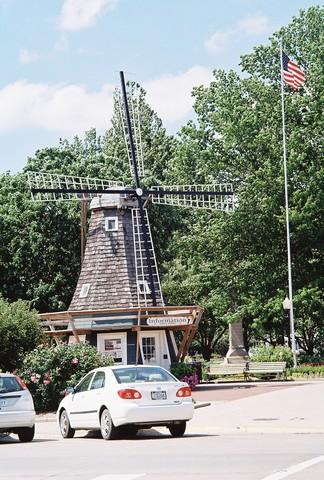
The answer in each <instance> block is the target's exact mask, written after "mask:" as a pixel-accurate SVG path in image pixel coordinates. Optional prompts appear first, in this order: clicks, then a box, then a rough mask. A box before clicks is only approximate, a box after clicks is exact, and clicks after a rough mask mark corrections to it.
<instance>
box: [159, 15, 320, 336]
mask: <svg viewBox="0 0 324 480" xmlns="http://www.w3.org/2000/svg"><path fill="white" fill-rule="evenodd" d="M322 24H323V8H321V7H311V8H310V9H308V10H307V11H301V13H300V15H299V16H298V17H297V18H294V19H293V21H292V22H291V24H290V25H288V26H287V27H284V28H282V29H281V30H280V31H279V32H277V33H275V34H274V35H273V36H272V37H271V38H270V43H269V44H268V45H265V46H259V47H256V48H255V49H254V51H253V52H252V53H250V54H248V55H245V56H243V57H242V61H241V67H242V70H243V74H244V76H240V75H239V74H237V73H236V72H233V71H229V72H224V71H222V70H217V71H215V72H214V80H213V81H212V82H211V84H210V85H209V86H208V87H199V88H196V89H195V90H194V97H195V111H196V114H197V122H196V123H193V122H191V123H189V124H188V125H187V126H186V127H184V128H183V129H182V131H181V134H180V141H179V144H178V146H177V148H176V155H175V156H174V158H173V160H172V162H171V163H170V169H169V171H170V175H171V176H173V178H174V180H180V178H184V179H185V181H188V182H190V183H194V182H199V183H200V182H201V183H208V182H211V181H215V180H217V179H219V180H220V181H225V180H231V181H232V182H233V184H234V186H235V190H236V192H237V194H238V196H239V204H238V207H237V209H236V211H235V212H234V213H232V214H231V215H228V217H227V220H226V221H223V218H222V217H221V216H217V214H214V215H215V216H214V220H213V222H214V223H215V225H217V227H216V228H215V230H214V232H213V231H210V229H209V227H208V226H207V221H206V220H207V219H206V218H205V217H203V216H202V215H200V214H199V213H198V214H197V215H195V216H193V217H192V225H194V224H195V223H196V224H197V225H200V227H201V229H202V230H205V231H208V232H210V235H212V236H213V235H215V237H214V238H215V242H217V248H215V247H213V248H214V255H215V259H214V263H215V264H216V265H217V267H216V266H215V265H213V266H211V264H210V265H209V267H208V268H207V271H206V272H205V273H204V274H203V275H202V276H201V277H199V278H198V276H196V280H197V281H198V282H201V283H202V284H203V285H204V284H205V281H206V283H207V284H208V282H209V285H210V286H209V294H208V297H209V296H210V298H212V297H213V296H214V292H215V291H217V290H218V289H219V288H220V286H221V290H220V291H221V292H224V296H225V297H228V298H229V299H230V300H229V301H227V308H228V309H227V313H226V318H227V320H228V321H230V322H231V321H234V320H237V319H241V320H243V322H244V324H245V326H246V332H247V333H248V334H249V335H251V336H253V337H254V338H262V339H263V340H267V341H270V342H274V343H276V342H278V343H283V342H284V337H285V336H286V335H287V322H286V320H285V318H284V315H283V311H282V305H281V303H282V300H283V298H284V296H285V286H286V285H287V260H286V236H285V209H284V179H283V165H282V130H281V101H280V61H279V43H278V39H279V37H280V38H283V40H284V45H285V51H286V52H287V54H289V55H291V56H292V57H294V58H295V59H296V60H297V62H298V63H299V64H300V65H301V66H302V67H303V68H305V71H306V76H307V89H300V90H299V91H298V92H292V91H290V90H289V88H288V87H287V88H285V104H286V122H287V149H288V171H289V195H290V220H291V232H292V233H291V246H292V255H293V284H294V289H295V291H297V292H299V291H301V290H302V289H306V290H307V289H312V288H319V289H323V280H324V278H323V267H324V255H323V241H324V229H323V225H324V221H323V220H324V218H323V217H324V215H323V213H324V194H323V191H324V190H323V182H324V168H323V162H322V158H321V148H320V146H321V142H322V119H321V109H322V101H321V88H322V80H323V66H322V65H323V64H322V54H321V52H322V51H323V29H322ZM305 32H307V35H306V34H305ZM204 221H206V223H205V225H204ZM208 221H210V219H208ZM188 230H190V229H188ZM216 232H217V234H216ZM196 235H197V237H198V238H197V243H198V244H199V243H200V242H202V244H203V243H204V242H205V240H206V239H205V235H204V233H203V231H199V229H198V231H197V230H196ZM177 255H178V254H177ZM209 255H210V252H209V251H208V250H207V248H206V252H205V253H204V252H203V253H202V257H203V259H202V260H201V262H200V263H199V264H198V266H196V265H195V266H196V268H197V269H198V270H199V269H203V267H202V265H205V264H206V263H207V264H208V262H207V260H206V259H208V258H209ZM216 257H217V258H216ZM204 259H205V261H204ZM166 268H168V267H166ZM172 268H174V265H172V264H171V263H170V265H169V270H170V271H172ZM212 271H214V272H215V273H214V279H213V280H212V281H211V282H210V278H211V277H210V275H211V274H212ZM216 272H217V273H216ZM193 288H194V287H193ZM197 288H198V287H197V286H196V289H197ZM173 298H174V297H173ZM214 298H217V296H216V297H214ZM174 300H176V298H174ZM196 300H197V302H198V303H202V302H203V301H205V297H204V295H202V296H201V297H197V299H196ZM221 300H223V298H222V297H221ZM297 300H298V296H296V301H297ZM220 305H221V303H220ZM296 315H297V326H298V329H299V328H300V326H301V324H303V319H302V317H298V315H299V309H298V308H296ZM211 328H215V322H213V324H212V326H211ZM297 334H298V335H299V331H298V332H297Z"/></svg>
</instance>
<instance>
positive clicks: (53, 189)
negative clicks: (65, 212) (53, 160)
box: [27, 172, 123, 202]
mask: <svg viewBox="0 0 324 480" xmlns="http://www.w3.org/2000/svg"><path fill="white" fill-rule="evenodd" d="M27 177H28V182H29V187H30V190H31V195H32V199H33V200H37V201H45V202H49V201H57V200H89V199H91V198H93V197H94V196H96V195H97V193H96V191H100V192H102V191H103V190H109V189H110V188H111V187H117V188H118V187H120V189H121V190H122V189H123V187H122V183H121V182H116V181H115V180H103V179H99V178H89V177H74V176H71V175H61V174H58V173H47V172H27ZM89 190H91V191H92V192H89Z"/></svg>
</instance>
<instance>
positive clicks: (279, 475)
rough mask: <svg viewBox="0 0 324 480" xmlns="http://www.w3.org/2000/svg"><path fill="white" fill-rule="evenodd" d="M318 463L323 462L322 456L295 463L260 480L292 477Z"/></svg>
mask: <svg viewBox="0 0 324 480" xmlns="http://www.w3.org/2000/svg"><path fill="white" fill-rule="evenodd" d="M320 462H324V455H321V456H320V457H315V458H311V459H310V460H306V462H302V463H297V464H296V465H292V466H291V467H288V468H286V469H285V470H280V472H276V473H272V474H271V475H268V476H267V477H264V478H262V479H261V480H281V479H282V478H286V477H289V475H292V474H293V473H298V472H301V471H302V470H305V469H306V468H309V467H312V466H313V465H316V464H317V463H320Z"/></svg>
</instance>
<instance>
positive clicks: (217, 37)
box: [204, 12, 272, 55]
mask: <svg viewBox="0 0 324 480" xmlns="http://www.w3.org/2000/svg"><path fill="white" fill-rule="evenodd" d="M271 30H272V25H271V22H270V19H269V18H268V17H266V16H265V15H264V14H263V13H262V12H257V13H255V14H253V15H250V16H248V17H244V18H242V19H241V20H239V21H238V22H236V24H235V25H234V26H233V28H228V29H227V30H219V31H218V32H215V33H213V35H211V36H210V37H209V38H207V40H205V42H204V46H205V48H206V50H207V51H208V52H210V53H212V54H214V55H217V54H219V53H223V52H225V50H226V48H227V46H228V45H229V44H230V43H231V42H234V41H235V40H237V39H240V38H241V37H242V35H248V36H252V35H264V34H267V33H270V32H271Z"/></svg>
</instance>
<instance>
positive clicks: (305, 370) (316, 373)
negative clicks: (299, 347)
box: [288, 365, 324, 378]
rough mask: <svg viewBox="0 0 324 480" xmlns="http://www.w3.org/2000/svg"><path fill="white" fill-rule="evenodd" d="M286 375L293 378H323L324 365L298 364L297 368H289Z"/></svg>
mask: <svg viewBox="0 0 324 480" xmlns="http://www.w3.org/2000/svg"><path fill="white" fill-rule="evenodd" d="M288 375H289V376H290V377H293V378H303V377H304V378H318V377H319V378H323V377H324V365H322V366H320V365H300V366H299V367H297V368H291V369H290V370H289V371H288Z"/></svg>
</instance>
